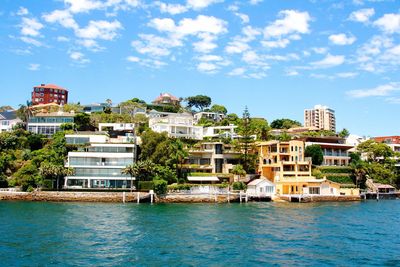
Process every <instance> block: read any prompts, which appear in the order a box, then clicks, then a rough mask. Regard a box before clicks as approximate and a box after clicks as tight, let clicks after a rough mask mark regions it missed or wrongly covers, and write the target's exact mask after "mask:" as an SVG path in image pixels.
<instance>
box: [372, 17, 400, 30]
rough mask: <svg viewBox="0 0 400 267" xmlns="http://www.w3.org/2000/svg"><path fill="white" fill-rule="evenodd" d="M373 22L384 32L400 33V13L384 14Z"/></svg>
mask: <svg viewBox="0 0 400 267" xmlns="http://www.w3.org/2000/svg"><path fill="white" fill-rule="evenodd" d="M373 24H374V25H375V26H377V27H378V28H380V29H381V30H382V31H384V32H386V33H395V32H397V33H400V14H385V15H383V17H381V18H379V19H377V20H376V21H374V23H373Z"/></svg>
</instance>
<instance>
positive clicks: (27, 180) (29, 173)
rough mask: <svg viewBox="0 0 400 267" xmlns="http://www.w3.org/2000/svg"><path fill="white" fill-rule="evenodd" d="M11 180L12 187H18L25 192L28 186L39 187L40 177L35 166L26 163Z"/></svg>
mask: <svg viewBox="0 0 400 267" xmlns="http://www.w3.org/2000/svg"><path fill="white" fill-rule="evenodd" d="M12 180H13V181H12V183H13V184H14V185H19V186H21V189H22V190H23V191H26V190H27V189H28V188H29V187H30V186H31V187H35V186H37V185H39V184H40V182H41V177H40V175H39V170H38V168H37V166H36V165H35V164H33V163H32V162H30V161H28V162H26V163H25V164H24V165H23V167H22V168H20V169H19V170H18V171H17V172H16V173H15V174H14V175H13V177H12Z"/></svg>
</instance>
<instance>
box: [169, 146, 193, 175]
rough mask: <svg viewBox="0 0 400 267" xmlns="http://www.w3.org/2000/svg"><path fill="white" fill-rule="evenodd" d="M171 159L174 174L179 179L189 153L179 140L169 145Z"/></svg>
mask: <svg viewBox="0 0 400 267" xmlns="http://www.w3.org/2000/svg"><path fill="white" fill-rule="evenodd" d="M171 150H172V151H171V152H172V153H171V155H170V156H171V159H172V161H173V164H174V165H175V169H176V173H177V175H178V177H179V178H182V176H183V175H182V169H183V167H182V166H183V163H184V162H185V159H186V158H188V157H189V152H188V151H187V150H186V148H185V145H184V144H183V142H182V141H181V140H180V139H173V140H172V143H171Z"/></svg>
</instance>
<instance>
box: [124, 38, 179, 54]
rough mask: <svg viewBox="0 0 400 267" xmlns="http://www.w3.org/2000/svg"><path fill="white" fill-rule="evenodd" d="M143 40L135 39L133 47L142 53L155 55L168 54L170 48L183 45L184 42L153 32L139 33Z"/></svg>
mask: <svg viewBox="0 0 400 267" xmlns="http://www.w3.org/2000/svg"><path fill="white" fill-rule="evenodd" d="M139 37H140V38H141V39H142V41H138V40H136V41H133V42H132V43H131V45H132V47H133V48H135V49H136V51H137V52H139V53H140V54H148V55H150V56H153V57H160V56H168V55H170V54H171V51H170V49H171V48H173V47H178V46H182V42H181V41H180V40H176V39H168V38H163V37H159V36H155V35H153V34H139Z"/></svg>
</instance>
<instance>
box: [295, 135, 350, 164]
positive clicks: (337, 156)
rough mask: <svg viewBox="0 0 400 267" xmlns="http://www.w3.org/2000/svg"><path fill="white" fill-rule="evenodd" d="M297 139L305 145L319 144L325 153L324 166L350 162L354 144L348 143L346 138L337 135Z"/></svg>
mask: <svg viewBox="0 0 400 267" xmlns="http://www.w3.org/2000/svg"><path fill="white" fill-rule="evenodd" d="M297 140H301V141H303V142H304V144H305V146H306V147H308V146H311V145H319V146H320V147H321V149H322V153H323V155H324V160H323V162H322V164H321V165H322V166H347V165H349V163H350V157H349V150H351V149H352V148H354V146H353V145H350V144H346V139H345V138H341V137H337V136H318V137H302V138H299V139H297Z"/></svg>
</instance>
